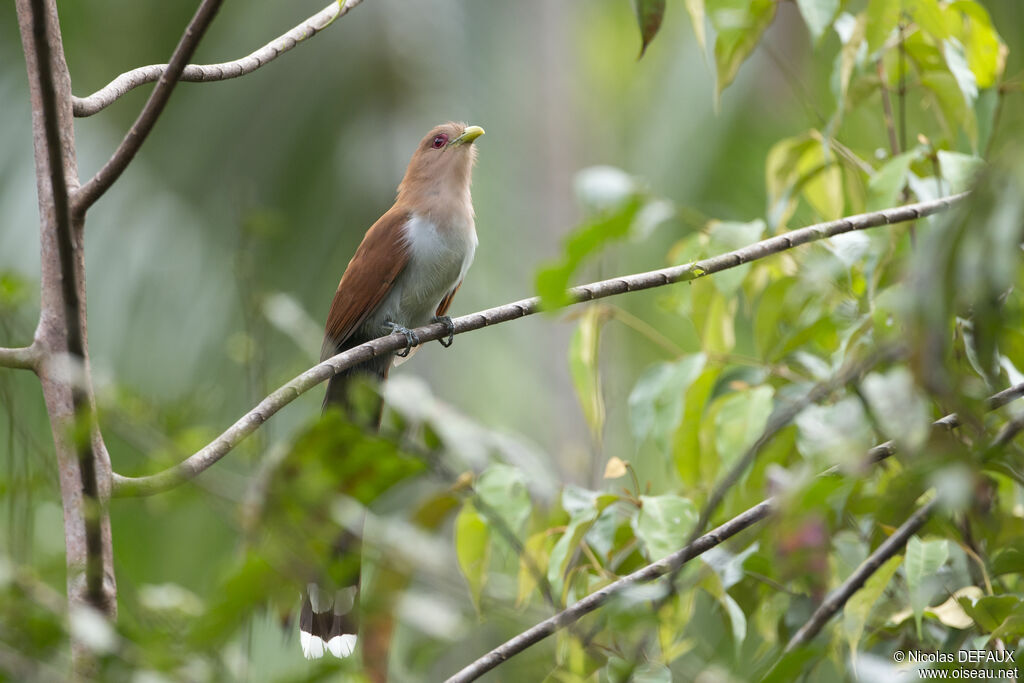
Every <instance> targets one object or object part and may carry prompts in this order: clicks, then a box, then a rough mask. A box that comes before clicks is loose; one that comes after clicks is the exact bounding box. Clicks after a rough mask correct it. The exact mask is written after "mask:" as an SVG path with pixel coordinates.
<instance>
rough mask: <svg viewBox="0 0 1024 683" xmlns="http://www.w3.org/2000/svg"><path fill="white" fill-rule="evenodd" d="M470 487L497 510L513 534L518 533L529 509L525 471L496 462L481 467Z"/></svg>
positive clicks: (528, 514) (521, 529) (530, 507)
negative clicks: (473, 483) (475, 481)
mask: <svg viewBox="0 0 1024 683" xmlns="http://www.w3.org/2000/svg"><path fill="white" fill-rule="evenodd" d="M474 488H475V489H476V492H477V495H478V496H480V499H481V500H483V502H484V503H486V504H487V505H488V506H489V507H491V508H492V509H493V510H494V511H495V512H497V513H498V514H499V515H500V516H501V519H502V520H503V521H504V522H505V524H507V525H508V527H509V528H510V529H511V530H512V531H513V532H514V533H515V534H517V535H518V534H520V533H522V531H523V527H524V526H525V525H526V521H527V520H528V519H529V518H530V512H531V511H532V506H531V505H530V494H529V493H528V492H527V488H526V475H525V474H523V472H522V471H520V470H519V469H518V468H515V467H512V466H510V465H504V464H501V463H496V464H494V465H491V466H490V467H488V468H487V469H486V470H484V472H483V474H481V475H480V478H479V479H478V480H477V483H476V486H475V487H474Z"/></svg>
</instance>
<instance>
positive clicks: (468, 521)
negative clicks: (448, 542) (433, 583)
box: [455, 500, 491, 611]
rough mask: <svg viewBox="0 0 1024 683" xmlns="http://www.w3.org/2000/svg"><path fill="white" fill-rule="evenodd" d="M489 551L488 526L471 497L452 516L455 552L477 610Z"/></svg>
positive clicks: (484, 581) (489, 535)
mask: <svg viewBox="0 0 1024 683" xmlns="http://www.w3.org/2000/svg"><path fill="white" fill-rule="evenodd" d="M490 555H491V530H490V527H489V526H488V525H487V520H486V519H484V518H483V517H482V516H481V515H480V513H479V512H477V510H476V507H475V506H474V505H473V501H472V500H467V501H466V502H465V503H463V505H462V510H460V511H459V514H458V515H457V516H456V517H455V556H456V558H457V559H458V562H459V569H461V570H462V575H463V576H465V577H466V583H467V584H469V593H470V595H471V596H472V597H473V604H474V605H475V606H476V609H477V611H479V610H480V596H481V594H482V593H483V590H484V584H485V583H486V582H487V564H488V561H489V560H490Z"/></svg>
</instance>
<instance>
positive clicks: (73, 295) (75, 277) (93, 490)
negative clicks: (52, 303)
mask: <svg viewBox="0 0 1024 683" xmlns="http://www.w3.org/2000/svg"><path fill="white" fill-rule="evenodd" d="M31 8H32V37H33V43H34V45H35V50H34V53H35V58H36V74H38V79H39V82H38V84H37V85H38V88H39V95H40V100H41V104H42V115H43V128H44V130H45V133H46V151H47V164H48V169H49V172H50V173H49V180H50V189H51V192H52V195H53V209H54V219H55V224H56V234H57V251H58V252H59V254H58V255H59V259H60V271H61V274H62V278H61V296H62V299H63V302H64V322H65V335H66V342H67V352H68V356H70V358H71V360H72V362H73V363H74V364H75V365H77V366H78V367H84V366H85V337H84V334H83V327H84V326H83V319H82V309H81V306H82V304H83V303H84V302H82V301H81V300H80V299H79V296H78V294H79V292H78V282H79V278H80V276H79V274H78V272H77V270H78V269H77V262H76V258H75V243H74V236H73V235H72V221H71V207H70V202H69V196H68V182H67V178H66V177H65V175H64V142H63V140H62V138H61V134H60V122H59V120H58V117H57V88H56V85H55V82H54V72H53V61H52V60H53V50H52V49H51V45H50V39H49V31H48V26H47V23H48V22H49V20H50V17H49V13H48V12H47V11H46V7H45V5H44V3H43V0H31ZM30 348H31V347H30ZM71 402H72V407H73V411H74V415H73V424H71V425H68V426H69V427H70V428H71V434H70V445H71V448H72V452H73V453H74V455H75V457H76V458H77V459H78V466H79V472H80V475H81V478H82V498H83V501H82V502H83V511H84V514H83V517H84V520H83V521H84V524H85V548H86V562H85V583H86V595H85V597H86V600H87V601H88V602H89V603H90V604H91V605H92V606H93V607H95V608H96V609H97V610H99V611H100V612H101V613H107V612H108V611H109V608H110V606H109V605H107V604H106V599H105V598H104V595H103V533H102V528H101V523H100V503H101V501H100V497H99V486H98V483H97V481H96V454H95V453H94V449H93V442H92V438H91V432H92V427H93V424H94V421H95V420H94V415H93V406H92V401H90V400H89V396H88V395H87V393H86V392H85V391H84V389H83V387H82V383H81V382H79V381H75V380H72V381H71ZM83 432H84V434H83Z"/></svg>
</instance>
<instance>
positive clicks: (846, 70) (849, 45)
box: [833, 12, 867, 105]
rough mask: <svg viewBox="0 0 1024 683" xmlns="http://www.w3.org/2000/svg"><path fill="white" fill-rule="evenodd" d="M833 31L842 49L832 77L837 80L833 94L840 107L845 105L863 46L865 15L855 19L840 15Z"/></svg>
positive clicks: (865, 24) (865, 31)
mask: <svg viewBox="0 0 1024 683" xmlns="http://www.w3.org/2000/svg"><path fill="white" fill-rule="evenodd" d="M835 29H836V33H837V34H838V35H839V39H840V41H841V42H842V44H843V48H842V50H840V52H839V57H838V60H839V68H838V69H836V70H835V72H834V75H833V78H834V79H836V78H837V79H838V82H835V81H833V93H835V94H836V99H837V100H839V103H840V105H846V93H847V92H848V91H849V88H850V77H851V76H852V75H853V68H854V67H855V66H856V65H857V61H858V57H859V56H860V55H861V52H862V50H861V48H862V47H863V46H864V39H865V36H866V34H867V13H864V12H862V13H861V14H859V15H857V17H856V18H854V17H853V16H851V15H849V14H845V13H844V14H841V15H840V16H839V17H838V18H837V19H836V22H835ZM865 51H866V50H865Z"/></svg>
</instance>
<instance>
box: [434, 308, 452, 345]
mask: <svg viewBox="0 0 1024 683" xmlns="http://www.w3.org/2000/svg"><path fill="white" fill-rule="evenodd" d="M431 322H435V323H441V324H442V325H444V329H445V330H447V331H448V338H447V339H438V340H437V341H439V342H441V346H443V347H444V348H446V349H447V348H448V347H449V346H451V345H452V342H453V341H455V323H453V322H452V319H451V316H447V315H438V316H434V319H433V320H431Z"/></svg>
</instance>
